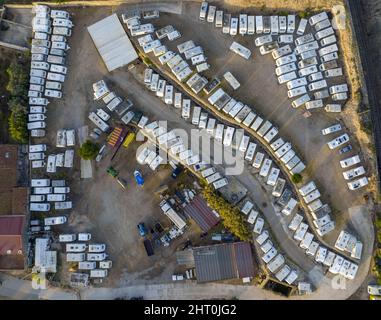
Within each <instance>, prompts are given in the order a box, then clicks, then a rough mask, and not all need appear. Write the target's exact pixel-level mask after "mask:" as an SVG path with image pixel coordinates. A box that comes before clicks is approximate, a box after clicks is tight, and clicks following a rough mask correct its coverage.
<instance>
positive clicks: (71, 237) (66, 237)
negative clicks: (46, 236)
mask: <svg viewBox="0 0 381 320" xmlns="http://www.w3.org/2000/svg"><path fill="white" fill-rule="evenodd" d="M76 239H77V235H76V234H60V235H59V236H58V241H59V242H72V241H75V240H76Z"/></svg>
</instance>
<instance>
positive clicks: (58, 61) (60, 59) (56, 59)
mask: <svg viewBox="0 0 381 320" xmlns="http://www.w3.org/2000/svg"><path fill="white" fill-rule="evenodd" d="M46 61H48V62H49V63H55V64H65V58H64V57H59V56H54V55H48V58H47V59H46Z"/></svg>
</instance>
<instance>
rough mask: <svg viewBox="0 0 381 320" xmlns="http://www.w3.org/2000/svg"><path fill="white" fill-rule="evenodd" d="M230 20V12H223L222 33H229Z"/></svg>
mask: <svg viewBox="0 0 381 320" xmlns="http://www.w3.org/2000/svg"><path fill="white" fill-rule="evenodd" d="M230 20H231V14H230V13H226V14H224V19H223V22H222V33H223V34H229V33H230Z"/></svg>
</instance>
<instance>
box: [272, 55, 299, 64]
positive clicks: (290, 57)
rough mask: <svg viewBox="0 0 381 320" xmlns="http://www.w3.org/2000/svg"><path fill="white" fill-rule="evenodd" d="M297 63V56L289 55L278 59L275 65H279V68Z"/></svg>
mask: <svg viewBox="0 0 381 320" xmlns="http://www.w3.org/2000/svg"><path fill="white" fill-rule="evenodd" d="M296 61H297V59H296V55H295V54H289V55H287V56H283V57H281V58H279V59H277V60H276V61H275V64H276V65H277V67H280V66H282V65H284V64H288V63H291V62H296Z"/></svg>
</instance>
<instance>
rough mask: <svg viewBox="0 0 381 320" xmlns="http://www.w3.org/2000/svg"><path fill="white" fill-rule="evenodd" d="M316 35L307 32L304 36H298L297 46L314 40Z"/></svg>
mask: <svg viewBox="0 0 381 320" xmlns="http://www.w3.org/2000/svg"><path fill="white" fill-rule="evenodd" d="M314 40H315V38H314V35H313V34H312V33H307V34H305V35H304V36H301V37H298V38H296V39H295V45H296V46H301V45H303V44H306V43H308V42H312V41H314Z"/></svg>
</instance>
